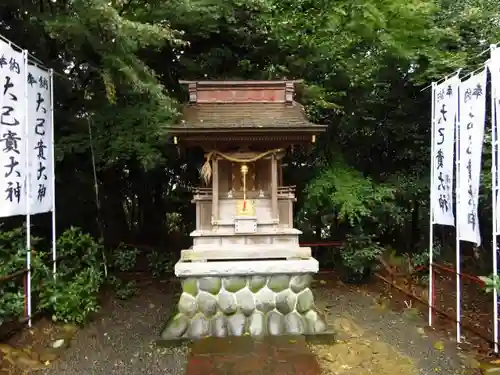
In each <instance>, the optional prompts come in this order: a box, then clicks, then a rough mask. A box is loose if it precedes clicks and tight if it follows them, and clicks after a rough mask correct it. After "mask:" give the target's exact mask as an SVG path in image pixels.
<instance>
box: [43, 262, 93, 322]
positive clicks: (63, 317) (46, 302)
mask: <svg viewBox="0 0 500 375" xmlns="http://www.w3.org/2000/svg"><path fill="white" fill-rule="evenodd" d="M102 280H103V279H102V273H101V272H100V271H99V269H98V268H97V267H88V268H84V269H82V270H80V271H78V272H76V274H74V275H73V276H72V277H71V279H64V278H62V277H61V278H59V277H58V278H57V279H56V280H54V281H51V282H48V283H47V284H46V287H45V289H44V291H43V292H42V301H43V302H42V306H43V308H44V309H46V310H48V311H49V312H51V313H52V320H54V321H63V322H65V323H68V322H73V323H78V324H82V323H84V322H85V321H87V320H88V318H89V317H90V315H91V314H92V313H94V312H97V311H98V310H99V303H98V292H99V290H100V287H101V285H102Z"/></svg>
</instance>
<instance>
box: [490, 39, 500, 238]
mask: <svg viewBox="0 0 500 375" xmlns="http://www.w3.org/2000/svg"><path fill="white" fill-rule="evenodd" d="M492 47H493V48H492V49H491V56H490V62H489V63H488V68H489V70H490V73H491V95H492V105H493V106H494V111H492V114H493V116H492V120H491V121H492V123H491V126H492V127H494V128H495V130H496V131H495V138H496V139H492V140H491V142H492V144H493V145H496V146H494V150H493V151H494V152H493V155H492V157H496V158H497V159H496V160H497V163H496V166H497V170H496V171H494V175H493V176H491V177H492V180H493V184H494V186H496V187H498V184H499V182H500V168H499V160H498V149H499V147H500V145H499V141H500V136H499V134H498V113H497V112H498V110H499V109H500V48H497V47H496V46H492ZM495 113H496V116H495ZM495 178H496V181H495ZM494 202H496V208H497V210H496V212H497V215H496V216H497V217H496V232H497V233H498V232H499V231H500V215H499V213H500V211H499V210H500V200H499V199H498V191H497V192H496V197H495V200H494Z"/></svg>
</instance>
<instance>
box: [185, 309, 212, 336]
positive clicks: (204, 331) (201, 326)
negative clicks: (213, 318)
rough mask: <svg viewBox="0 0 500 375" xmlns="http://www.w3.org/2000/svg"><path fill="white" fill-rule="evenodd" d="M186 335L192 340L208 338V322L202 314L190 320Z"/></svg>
mask: <svg viewBox="0 0 500 375" xmlns="http://www.w3.org/2000/svg"><path fill="white" fill-rule="evenodd" d="M187 335H188V337H190V338H193V339H199V338H202V337H207V336H209V335H210V321H209V320H208V319H207V318H206V317H205V316H204V315H203V314H196V316H195V317H194V318H193V319H191V324H190V326H189V329H188V332H187Z"/></svg>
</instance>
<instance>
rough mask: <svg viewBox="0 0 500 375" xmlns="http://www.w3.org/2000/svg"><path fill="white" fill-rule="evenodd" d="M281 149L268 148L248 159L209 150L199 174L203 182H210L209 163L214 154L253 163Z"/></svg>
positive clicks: (210, 169) (239, 161) (230, 159)
mask: <svg viewBox="0 0 500 375" xmlns="http://www.w3.org/2000/svg"><path fill="white" fill-rule="evenodd" d="M282 150H283V149H281V148H276V149H274V150H269V151H266V152H263V153H261V154H258V155H257V156H254V157H252V158H248V159H241V158H236V157H233V156H229V155H227V154H224V153H222V152H220V151H210V152H209V153H208V154H207V158H206V160H205V163H204V164H203V166H202V167H201V169H200V174H201V177H202V178H203V179H204V180H205V183H207V184H208V183H209V182H210V179H211V178H212V166H211V165H210V162H211V161H212V159H213V158H214V157H215V156H220V157H222V158H223V159H225V160H228V161H231V162H233V163H240V164H241V163H253V162H255V161H257V160H260V159H262V158H265V157H266V156H268V155H271V154H274V153H276V152H280V151H282Z"/></svg>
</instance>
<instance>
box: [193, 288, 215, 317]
mask: <svg viewBox="0 0 500 375" xmlns="http://www.w3.org/2000/svg"><path fill="white" fill-rule="evenodd" d="M196 302H197V303H198V309H199V310H200V311H201V312H202V313H203V314H205V316H206V317H207V318H210V317H212V316H214V315H215V313H216V312H217V299H216V298H215V296H213V295H212V294H210V293H207V292H199V293H198V297H196Z"/></svg>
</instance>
